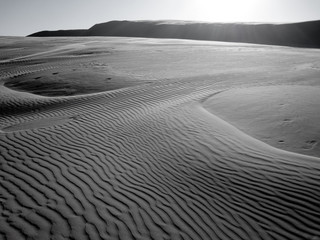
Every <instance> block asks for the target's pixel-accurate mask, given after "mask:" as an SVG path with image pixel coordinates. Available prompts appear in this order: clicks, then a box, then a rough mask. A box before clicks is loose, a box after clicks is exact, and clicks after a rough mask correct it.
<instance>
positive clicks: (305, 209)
mask: <svg viewBox="0 0 320 240" xmlns="http://www.w3.org/2000/svg"><path fill="white" fill-rule="evenodd" d="M29 41H31V40H29ZM47 41H48V42H46V41H44V42H46V43H47V44H48V45H50V44H52V43H50V41H52V40H47ZM64 41H66V42H68V43H65V45H67V46H68V49H69V50H68V51H56V53H55V54H53V52H55V51H50V53H45V54H44V52H45V51H43V52H42V53H43V54H40V55H38V54H36V55H32V53H30V52H29V53H28V54H29V55H30V54H31V56H30V57H26V58H25V59H24V60H23V61H24V62H21V61H22V60H21V59H18V60H14V61H10V60H8V61H3V62H2V63H1V64H0V65H1V68H3V69H6V73H5V74H3V72H1V74H2V75H1V78H2V80H1V85H0V91H1V102H0V107H1V111H0V129H1V132H0V151H1V155H0V164H1V165H0V189H1V190H0V213H1V217H0V226H1V227H0V236H1V238H3V239H10V240H11V239H12V240H13V239H14V240H19V239H28V238H29V239H234V240H236V239H254V240H256V239H277V240H278V239H290V240H293V239H297V240H298V239H299V240H300V239H313V240H316V239H319V238H320V231H319V225H320V206H319V201H320V191H319V189H320V177H319V172H320V160H319V158H316V157H311V156H305V155H300V154H296V153H292V152H288V151H283V150H280V149H277V148H274V147H271V146H270V145H267V144H266V143H263V142H261V141H259V140H257V139H255V138H253V137H251V136H249V135H247V134H245V133H244V132H242V131H240V130H239V129H237V128H236V127H234V126H233V125H231V124H230V123H228V122H226V121H224V120H222V119H221V118H219V117H217V116H216V115H215V114H214V111H213V110H212V113H211V112H209V111H208V109H207V107H206V103H208V101H210V100H211V99H214V98H215V97H218V96H219V95H220V94H224V93H225V92H227V91H229V90H230V89H232V88H235V87H239V86H242V87H257V86H261V85H263V86H276V85H277V84H282V85H292V84H294V85H296V86H297V85H298V86H299V83H297V79H295V77H297V78H299V76H305V77H306V78H307V80H305V81H303V82H302V81H301V82H300V84H302V85H308V86H312V85H313V86H316V85H317V84H318V82H317V81H316V79H317V78H316V77H317V76H319V75H318V74H319V72H318V70H314V69H310V68H307V69H306V68H304V69H301V66H305V65H304V64H310V63H312V64H315V65H316V64H319V62H316V61H315V59H317V56H318V55H317V54H318V53H315V52H313V51H308V50H301V49H300V50H297V49H291V48H290V49H289V48H288V49H287V48H270V47H262V46H251V45H232V44H221V45H219V44H218V45H216V44H212V43H206V42H202V43H201V42H200V43H199V42H197V43H195V42H192V41H190V42H189V41H172V40H161V41H159V40H144V39H131V38H129V39H117V38H112V39H99V38H95V39H89V40H88V39H85V40H84V39H82V40H79V39H78V40H75V39H64ZM76 41H82V43H83V44H82V46H83V47H79V45H76V44H75V42H76ZM89 41H90V43H89ZM36 45H37V43H28V44H27V43H26V47H29V48H32V47H33V46H36ZM53 45H54V44H53ZM53 45H52V48H53V50H55V48H54V46H53ZM62 45H63V44H62ZM92 47H95V48H96V49H99V48H100V49H106V48H108V49H110V51H111V52H112V54H109V53H104V54H98V53H95V54H90V55H89V56H88V55H81V56H79V55H77V56H76V57H75V56H73V55H74V54H73V55H72V56H70V52H73V53H74V52H79V51H84V50H86V49H90V48H92ZM58 49H61V46H57V47H56V50H58ZM98 52H99V51H98ZM204 53H205V54H204ZM33 54H35V53H33ZM47 54H48V55H47ZM171 55H172V56H175V57H172V56H171ZM182 56H184V57H182ZM297 56H300V58H296V57H297ZM14 57H16V56H14ZM241 59H246V61H245V62H244V61H241ZM288 59H289V60H290V59H291V60H290V61H287V60H288ZM39 60H41V61H40V62H39ZM178 60H180V61H178ZM276 61H278V62H276ZM258 62H259V63H260V64H257V63H258ZM279 62H281V64H280V63H279ZM147 63H148V64H147ZM235 63H239V65H238V64H235ZM103 64H107V67H106V66H105V65H103ZM139 66H140V68H139ZM232 66H233V67H232ZM235 66H238V68H237V67H235ZM298 67H300V68H299V70H297V71H296V72H294V73H292V68H298ZM21 68H23V74H22V75H20V72H21V71H20V70H18V69H21ZM52 69H54V70H53V71H54V72H58V73H59V74H66V75H67V74H69V73H70V71H73V69H76V70H79V69H81V70H82V71H86V72H88V73H90V74H93V75H94V74H95V73H99V74H100V73H102V72H104V73H105V75H106V76H108V75H109V74H110V73H112V74H114V75H116V76H127V81H129V80H128V79H129V78H130V79H131V85H130V86H125V87H121V88H118V89H116V90H112V91H107V89H108V84H105V85H103V84H104V83H103V81H102V82H101V80H99V78H97V83H96V78H95V77H92V78H91V84H92V85H95V84H102V85H103V86H104V91H101V92H99V93H92V92H90V91H89V92H88V93H87V94H85V92H80V93H78V92H75V93H74V95H73V96H66V95H68V92H64V91H60V93H59V94H58V95H56V96H51V97H46V96H42V95H41V94H42V92H41V91H40V92H38V95H35V94H31V93H27V92H25V91H26V90H25V89H23V87H25V86H26V84H25V85H21V84H20V85H19V86H16V90H12V89H9V88H7V87H6V86H4V85H3V84H5V85H9V86H10V82H12V81H16V83H17V82H19V81H20V82H21V81H35V80H37V79H35V78H36V77H41V76H42V77H44V76H46V77H47V78H46V81H53V80H52V78H54V76H56V75H52ZM226 69H227V72H226ZM266 69H274V72H270V71H266ZM280 70H283V71H281V73H282V74H280V73H279V72H278V71H280ZM285 71H287V73H288V74H287V75H286V76H283V73H284V72H285ZM290 72H291V75H290ZM263 73H264V74H263ZM34 74H40V75H41V76H35V75H34ZM170 76H171V77H170ZM281 76H282V77H281ZM79 78H80V80H79V82H78V84H79V85H81V77H79ZM68 81H69V80H68V78H66V79H64V78H61V79H60V83H61V84H62V85H63V86H64V84H65V82H68ZM86 81H88V79H87V80H86ZM118 81H119V82H120V83H121V78H120V77H119V79H118ZM83 82H85V81H83ZM55 86H57V87H58V86H59V82H58V83H57V82H55ZM300 86H301V85H300ZM17 90H18V91H17ZM60 90H61V89H60ZM43 91H44V92H46V91H48V90H43ZM316 110H317V109H315V111H316ZM210 111H211V110H210Z"/></svg>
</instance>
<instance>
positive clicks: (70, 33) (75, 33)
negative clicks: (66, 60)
mask: <svg viewBox="0 0 320 240" xmlns="http://www.w3.org/2000/svg"><path fill="white" fill-rule="evenodd" d="M87 31H88V30H87V29H75V30H57V31H41V32H36V33H33V34H31V35H29V36H28V37H81V36H86V32H87Z"/></svg>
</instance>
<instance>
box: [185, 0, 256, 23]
mask: <svg viewBox="0 0 320 240" xmlns="http://www.w3.org/2000/svg"><path fill="white" fill-rule="evenodd" d="M189 2H190V4H189V5H188V6H187V11H188V14H189V16H190V19H191V18H193V19H194V20H202V21H212V22H237V21H252V19H254V17H255V15H256V13H257V8H258V7H259V0H189ZM260 2H261V1H260Z"/></svg>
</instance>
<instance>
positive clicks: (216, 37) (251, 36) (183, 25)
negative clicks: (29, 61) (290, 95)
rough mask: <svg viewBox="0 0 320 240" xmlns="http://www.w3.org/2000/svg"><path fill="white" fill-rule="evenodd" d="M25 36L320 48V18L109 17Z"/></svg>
mask: <svg viewBox="0 0 320 240" xmlns="http://www.w3.org/2000/svg"><path fill="white" fill-rule="evenodd" d="M29 36H30V37H59V36H121V37H144V38H177V39H193V40H209V41H224V42H243V43H257V44H270V45H282V46H296V47H311V48H320V21H310V22H300V23H288V24H248V23H203V22H186V21H111V22H106V23H100V24H96V25H94V26H93V27H91V28H89V29H87V30H83V29H82V30H60V31H42V32H37V33H34V34H31V35H29Z"/></svg>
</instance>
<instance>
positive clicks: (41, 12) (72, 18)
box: [0, 0, 320, 36]
mask: <svg viewBox="0 0 320 240" xmlns="http://www.w3.org/2000/svg"><path fill="white" fill-rule="evenodd" d="M111 20H189V21H193V20H194V21H205V22H276V23H285V22H301V21H311V20H320V0H0V36H26V35H29V34H31V33H34V32H38V31H42V30H59V29H87V28H90V27H91V26H93V25H94V24H96V23H102V22H107V21H111Z"/></svg>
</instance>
